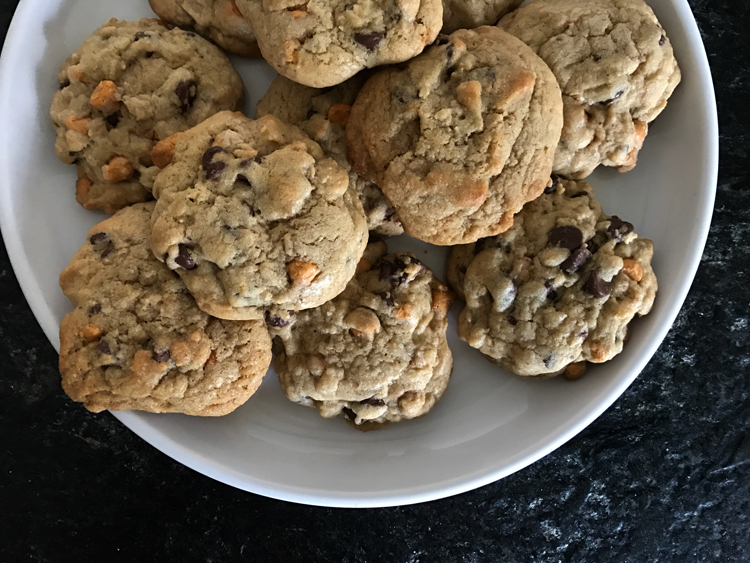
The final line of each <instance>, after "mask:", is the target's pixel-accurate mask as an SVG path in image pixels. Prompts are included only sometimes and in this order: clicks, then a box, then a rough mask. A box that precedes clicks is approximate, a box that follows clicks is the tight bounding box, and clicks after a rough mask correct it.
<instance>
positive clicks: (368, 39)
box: [354, 31, 385, 51]
mask: <svg viewBox="0 0 750 563" xmlns="http://www.w3.org/2000/svg"><path fill="white" fill-rule="evenodd" d="M383 37H385V33H383V32H380V31H374V32H372V33H355V34H354V40H355V41H356V42H357V43H359V44H360V45H362V46H363V47H364V48H365V49H367V50H368V51H374V50H375V49H376V48H377V46H378V45H379V44H380V42H381V41H382V40H383Z"/></svg>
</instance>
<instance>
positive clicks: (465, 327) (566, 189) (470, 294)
mask: <svg viewBox="0 0 750 563" xmlns="http://www.w3.org/2000/svg"><path fill="white" fill-rule="evenodd" d="M547 192H548V193H545V194H544V195H542V196H541V197H540V198H539V199H537V200H535V201H532V202H530V203H527V204H526V205H525V206H524V208H523V210H522V211H521V212H520V213H519V214H518V215H517V216H516V219H515V222H514V223H513V226H512V227H511V228H510V229H509V230H508V231H506V232H505V233H503V234H502V235H498V236H496V237H490V238H485V239H481V240H479V241H477V242H476V243H475V244H469V245H464V246H458V247H456V248H454V249H453V251H452V253H451V257H450V259H449V261H450V263H451V265H450V266H449V271H450V270H453V272H454V275H453V276H452V279H451V282H452V284H453V286H454V287H455V288H456V289H460V290H461V292H462V293H463V294H464V296H465V298H466V307H465V308H464V310H463V311H462V312H461V315H460V316H459V321H458V335H459V337H460V338H461V339H462V340H465V341H466V342H468V343H469V344H470V345H471V346H473V347H474V348H478V349H479V350H480V351H481V352H482V353H483V354H485V355H486V356H487V357H488V358H489V359H490V360H491V361H493V362H495V363H497V364H499V365H501V366H502V367H503V368H505V369H507V370H509V371H512V372H513V373H516V374H518V375H530V376H539V375H555V374H557V373H560V372H561V371H562V370H563V369H564V368H565V367H566V366H568V365H569V364H572V363H578V362H581V361H583V360H587V361H589V362H594V363H600V362H606V361H607V360H610V359H612V358H613V357H614V356H615V355H617V354H619V353H620V352H621V351H622V347H623V342H624V340H625V338H626V334H627V329H628V324H629V323H630V321H631V320H632V319H633V317H635V316H636V315H638V316H640V315H645V314H646V313H648V312H649V311H650V310H651V306H652V305H653V302H654V297H655V295H656V290H657V282H656V276H654V272H653V270H652V269H651V257H652V255H653V243H652V242H651V241H650V240H648V239H644V238H640V237H639V236H638V235H636V234H635V232H633V225H631V224H630V223H628V222H626V221H623V220H621V219H620V218H619V217H617V216H612V217H609V216H608V215H606V214H604V212H602V209H601V206H600V205H599V203H598V202H597V201H596V200H595V199H594V195H593V191H592V190H591V186H589V185H588V184H587V183H585V182H575V181H563V180H560V179H559V178H555V181H554V182H553V183H552V184H551V185H550V187H549V188H548V189H547ZM464 265H466V266H464ZM464 268H465V269H464ZM576 371H577V372H578V373H577V374H578V375H580V372H582V369H577V370H576ZM573 375H575V374H573Z"/></svg>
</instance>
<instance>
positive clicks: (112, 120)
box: [106, 111, 122, 130]
mask: <svg viewBox="0 0 750 563" xmlns="http://www.w3.org/2000/svg"><path fill="white" fill-rule="evenodd" d="M120 118H122V114H120V112H119V111H117V112H115V113H112V114H110V115H108V116H107V117H106V119H107V124H108V125H109V126H108V127H107V130H110V129H114V128H115V127H117V124H118V123H120Z"/></svg>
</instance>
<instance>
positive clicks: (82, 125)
mask: <svg viewBox="0 0 750 563" xmlns="http://www.w3.org/2000/svg"><path fill="white" fill-rule="evenodd" d="M89 123H91V119H89V118H88V117H81V118H78V117H74V116H72V115H71V116H70V117H68V118H67V119H66V120H65V126H66V127H67V128H68V129H71V130H73V131H77V132H78V133H81V134H82V135H88V134H89Z"/></svg>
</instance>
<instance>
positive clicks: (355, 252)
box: [51, 0, 680, 429]
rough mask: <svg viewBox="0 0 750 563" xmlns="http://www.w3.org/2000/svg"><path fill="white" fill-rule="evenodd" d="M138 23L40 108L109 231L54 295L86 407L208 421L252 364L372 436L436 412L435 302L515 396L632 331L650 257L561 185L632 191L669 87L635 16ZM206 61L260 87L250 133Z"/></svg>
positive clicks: (242, 393)
mask: <svg viewBox="0 0 750 563" xmlns="http://www.w3.org/2000/svg"><path fill="white" fill-rule="evenodd" d="M150 3H151V5H152V7H153V9H154V11H155V12H156V13H157V14H158V15H159V16H160V17H161V18H162V20H141V21H138V22H120V21H116V20H111V21H110V22H107V23H106V24H105V25H104V26H103V27H102V28H100V29H99V30H97V31H96V32H95V33H94V34H93V35H92V36H91V37H90V38H89V39H87V40H86V41H85V42H84V43H83V45H82V46H81V47H80V49H79V50H78V51H76V53H74V54H73V55H71V56H70V57H69V59H68V60H67V61H66V62H65V64H64V65H63V66H62V68H61V71H60V76H59V78H60V91H59V92H58V93H57V94H56V95H55V96H54V99H53V103H52V110H51V116H52V120H53V122H54V124H55V127H56V129H57V142H56V152H57V154H58V156H59V157H60V159H61V160H63V162H66V163H70V164H75V165H76V167H77V169H78V180H77V182H76V198H77V200H78V202H79V203H81V205H83V206H84V207H86V208H87V209H103V210H104V211H106V212H107V213H109V214H113V216H112V217H111V218H110V219H107V220H106V221H104V222H102V223H100V224H99V225H97V226H95V227H94V228H93V229H92V230H91V231H90V232H89V235H88V238H87V240H86V242H85V243H84V245H83V247H82V248H81V250H79V252H78V253H77V254H76V255H75V257H74V258H73V260H72V261H71V263H70V265H69V266H68V267H67V268H66V269H65V271H63V273H62V274H61V278H60V284H61V287H62V289H63V291H64V292H65V294H66V295H67V296H68V297H69V298H70V300H71V302H72V303H73V306H74V310H73V311H72V312H71V313H69V314H68V315H66V317H65V319H64V320H63V322H62V324H61V327H60V339H61V349H60V370H61V372H62V376H63V387H64V388H65V390H66V392H67V393H68V394H69V395H70V396H71V397H72V398H73V399H74V400H77V401H80V402H82V403H83V404H84V405H85V406H86V407H87V408H88V409H90V410H92V411H100V410H103V409H143V410H148V411H152V412H182V413H186V414H193V415H208V416H216V415H222V414H226V413H228V412H231V411H232V410H234V409H235V408H237V407H238V406H239V405H241V404H243V403H244V402H245V401H246V400H247V399H248V398H249V397H250V396H251V395H252V394H253V393H254V391H255V390H256V389H257V387H258V386H259V385H260V382H261V380H262V377H263V375H264V374H265V372H266V370H267V368H268V365H269V363H270V361H271V357H272V350H271V349H272V338H273V342H274V346H273V351H274V353H275V354H274V355H275V358H276V361H275V365H276V368H277V370H278V372H279V378H280V381H281V383H282V387H283V389H284V391H285V393H286V394H287V396H288V397H289V398H290V399H291V400H292V401H294V402H296V403H299V404H303V405H307V406H312V407H315V408H316V409H318V411H319V412H320V413H321V414H322V415H323V416H325V417H335V416H339V415H341V416H344V417H345V418H346V419H347V420H348V421H349V422H350V423H352V424H353V425H355V426H357V427H358V428H360V429H370V428H377V427H380V426H382V425H383V424H385V423H388V422H396V421H400V420H404V419H410V418H415V417H418V416H422V415H424V414H426V413H427V412H429V411H430V409H431V408H432V407H433V406H434V405H435V403H436V402H437V401H438V400H439V399H440V397H441V396H442V395H443V393H444V391H445V389H446V387H447V384H448V381H449V379H450V374H451V371H452V368H453V360H452V356H451V352H450V349H449V348H448V344H447V339H446V329H447V324H448V321H447V312H448V309H449V308H450V305H451V303H452V301H453V299H454V297H455V295H454V292H455V294H456V295H458V296H459V297H460V298H462V299H464V300H465V301H466V307H465V308H464V310H463V311H462V312H461V314H460V316H459V321H458V334H459V337H460V338H461V339H463V340H465V341H466V342H468V343H469V344H470V345H471V346H473V347H475V348H477V349H479V350H480V351H481V352H482V353H483V354H485V355H486V356H487V357H488V358H489V359H490V360H491V361H492V362H495V363H497V364H499V365H500V366H502V367H503V368H505V369H507V370H509V371H511V372H513V373H516V374H518V375H523V376H535V377H548V376H552V375H557V374H561V373H563V374H564V376H565V377H566V378H567V379H577V378H578V377H580V376H581V374H582V373H583V370H584V369H585V366H586V363H587V362H593V363H601V362H604V361H607V360H609V359H611V358H612V357H614V356H615V355H616V354H618V353H619V352H620V351H621V350H622V347H623V344H624V342H625V340H626V339H627V333H628V325H629V323H630V321H631V320H632V319H633V318H634V317H635V316H637V315H643V314H646V313H648V312H649V310H650V309H651V306H652V304H653V301H654V297H655V293H656V288H657V284H656V278H655V276H654V273H653V270H652V268H651V257H652V254H653V244H652V243H651V241H649V240H647V239H642V238H640V237H638V236H637V235H636V234H635V233H634V230H633V225H631V224H630V223H628V222H626V221H623V220H621V219H619V218H618V217H616V216H611V217H610V216H608V215H606V214H605V213H604V212H603V211H602V209H601V206H600V205H599V203H598V202H597V201H596V199H595V198H594V194H593V191H592V189H591V186H589V185H588V184H587V183H585V182H581V181H580V180H581V179H583V178H585V177H586V176H588V175H589V174H590V173H591V172H592V171H593V170H594V169H595V168H596V167H597V166H599V165H600V164H601V165H605V166H612V167H615V168H616V169H617V170H619V171H621V172H624V171H627V170H630V169H631V168H632V167H633V166H635V164H636V160H637V155H638V152H639V150H640V149H641V147H642V145H643V141H644V138H645V136H646V132H647V128H648V123H650V122H651V121H652V120H653V119H655V118H656V117H657V115H658V114H659V113H660V112H661V111H662V110H663V109H664V107H665V106H666V102H667V99H668V98H669V96H670V95H671V93H672V91H673V90H674V88H675V87H676V85H677V83H678V82H679V79H680V72H679V68H678V67H677V63H676V62H675V59H674V56H673V53H672V48H671V45H670V43H669V41H668V39H667V38H666V34H665V33H664V30H663V29H662V28H661V26H660V24H659V23H658V21H657V20H656V18H655V16H654V15H653V12H652V11H651V10H650V8H649V7H648V6H647V5H646V4H645V3H644V2H643V1H642V0H555V1H553V0H534V1H533V2H531V3H530V4H527V5H526V6H524V7H521V8H518V5H519V4H520V3H521V2H520V0H493V1H486V0H483V1H481V2H474V1H470V2H459V1H457V0H443V1H442V2H440V1H439V0H413V1H407V2H404V1H402V0H399V1H398V2H396V1H394V0H382V1H368V2H356V1H354V0H310V1H309V2H306V3H303V4H295V3H283V2H282V3H274V2H266V1H263V2H261V1H260V0H236V2H235V1H234V0H150ZM516 8H517V9H516ZM514 9H515V11H511V10H514ZM506 14H507V15H506ZM503 15H504V16H505V17H502V16H503ZM501 17H502V19H500V18H501ZM498 20H500V21H499V23H498ZM496 23H497V26H495V25H494V24H496ZM467 28H468V29H467ZM441 29H442V31H443V32H444V33H443V34H440V31H441ZM448 32H450V35H447V34H445V33H448ZM212 41H213V42H215V44H214V43H212ZM217 45H218V47H217ZM219 47H222V48H224V49H227V50H228V51H231V52H233V53H236V54H241V55H244V56H257V55H258V54H259V53H260V54H262V56H263V57H264V58H265V59H266V60H267V61H268V62H269V63H270V64H271V65H272V66H273V67H274V68H275V69H276V70H277V71H278V72H279V73H280V75H281V76H279V77H278V78H277V79H276V80H275V81H274V82H273V84H272V85H271V87H270V89H269V90H268V92H267V93H266V95H265V96H264V97H263V99H262V100H261V101H260V102H259V103H258V106H257V111H256V119H249V118H247V117H245V116H244V115H242V114H241V113H239V112H236V111H235V110H236V109H237V108H238V107H239V104H240V103H241V102H242V100H243V96H244V88H243V85H242V79H241V78H240V76H239V75H238V74H237V72H236V71H235V70H234V68H233V67H232V65H231V63H230V61H229V59H228V58H227V57H226V55H224V53H223V52H222V51H221V49H220V48H219ZM374 67H380V68H374ZM152 199H155V200H156V201H150V200H152ZM403 232H406V233H407V234H408V235H410V236H412V237H415V238H417V239H420V240H423V241H426V242H429V243H432V244H435V245H441V246H452V249H451V253H450V258H449V261H448V272H447V276H448V282H449V283H450V285H451V287H452V289H453V291H450V290H449V289H448V288H447V287H446V286H445V285H443V284H442V283H441V282H440V281H439V280H438V279H437V278H436V276H435V275H434V274H433V273H432V272H431V271H430V270H429V269H428V268H427V267H426V266H425V265H424V264H422V263H421V262H420V261H419V260H417V259H416V257H415V256H414V255H413V254H411V253H403V252H398V253H393V254H388V250H387V247H386V245H385V243H384V242H383V241H382V240H381V239H382V238H383V237H388V236H393V235H399V234H401V233H403ZM368 242H369V243H368Z"/></svg>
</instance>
